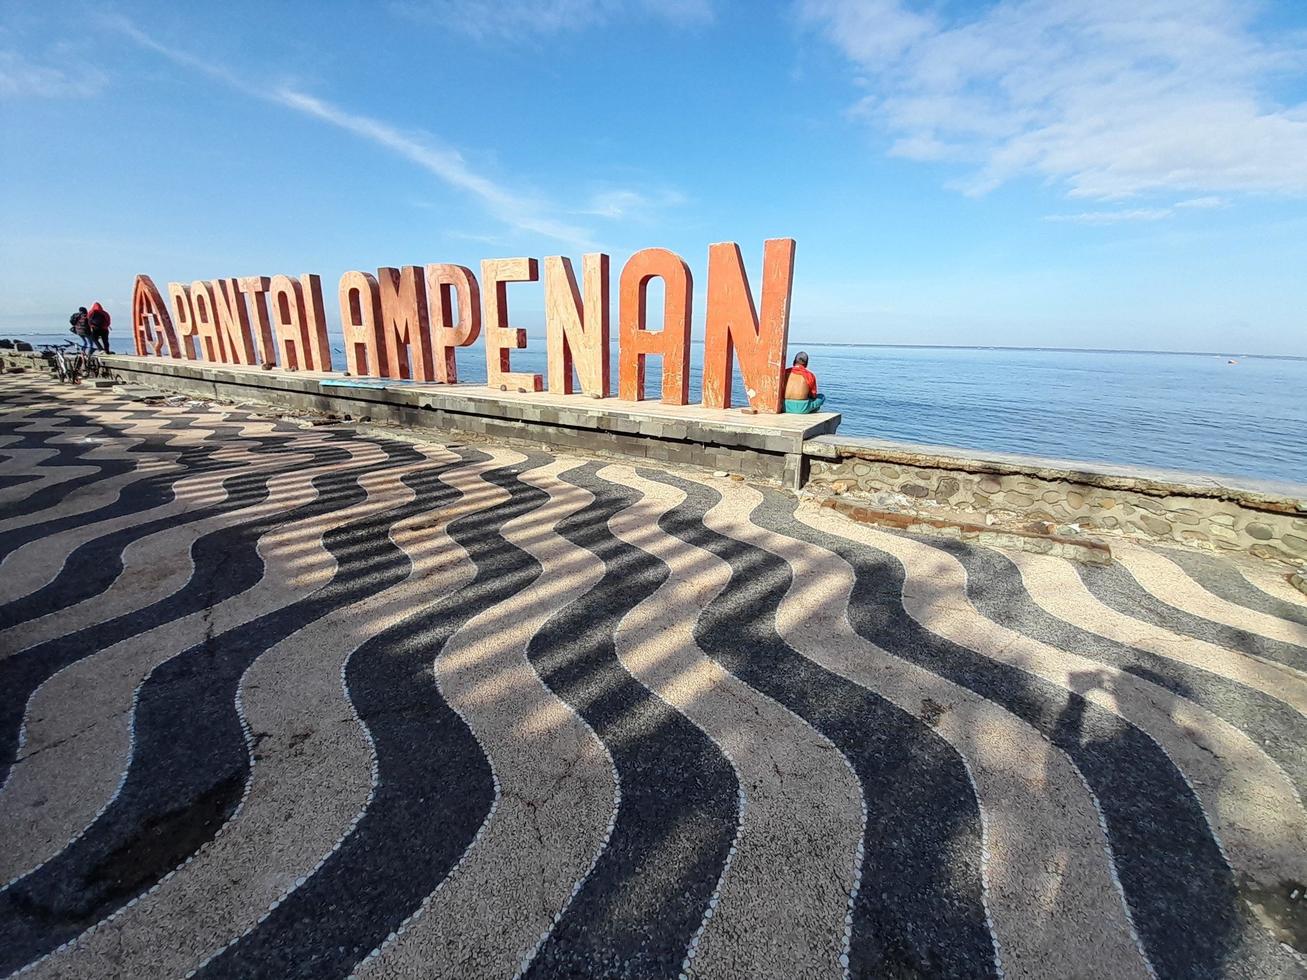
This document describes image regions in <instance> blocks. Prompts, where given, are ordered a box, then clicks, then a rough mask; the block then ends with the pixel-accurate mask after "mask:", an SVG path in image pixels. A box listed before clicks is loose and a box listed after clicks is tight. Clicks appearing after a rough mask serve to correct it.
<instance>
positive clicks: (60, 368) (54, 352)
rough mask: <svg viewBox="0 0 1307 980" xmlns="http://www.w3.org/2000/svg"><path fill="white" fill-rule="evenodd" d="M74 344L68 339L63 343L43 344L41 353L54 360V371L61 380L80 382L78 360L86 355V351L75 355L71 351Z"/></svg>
mask: <svg viewBox="0 0 1307 980" xmlns="http://www.w3.org/2000/svg"><path fill="white" fill-rule="evenodd" d="M74 346H75V345H74V344H72V343H71V342H69V341H67V340H65V341H64V342H63V343H62V344H41V353H42V355H43V356H44V357H45V359H46V360H48V361H53V362H54V373H55V375H56V376H57V377H58V378H59V380H60V381H68V382H71V383H72V384H80V383H81V381H82V378H81V374H80V372H79V370H78V367H79V364H78V362H79V361H81V359H82V358H83V357H85V356H86V355H85V353H80V354H77V355H73V354H72V353H71V352H72V350H73V347H74Z"/></svg>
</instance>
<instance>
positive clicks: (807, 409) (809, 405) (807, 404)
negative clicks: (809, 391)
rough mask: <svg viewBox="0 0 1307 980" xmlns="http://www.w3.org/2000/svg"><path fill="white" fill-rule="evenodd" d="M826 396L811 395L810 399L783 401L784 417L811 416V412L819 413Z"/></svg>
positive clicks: (788, 399)
mask: <svg viewBox="0 0 1307 980" xmlns="http://www.w3.org/2000/svg"><path fill="white" fill-rule="evenodd" d="M825 402H826V396H825V395H822V394H816V395H813V396H812V397H811V398H799V399H790V398H787V399H785V414H786V415H811V414H812V413H813V412H820V411H821V406H822V405H823V404H825Z"/></svg>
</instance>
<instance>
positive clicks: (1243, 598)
mask: <svg viewBox="0 0 1307 980" xmlns="http://www.w3.org/2000/svg"><path fill="white" fill-rule="evenodd" d="M1154 550H1155V551H1156V552H1157V553H1158V554H1159V555H1162V556H1163V557H1165V558H1166V559H1167V560H1169V561H1173V562H1175V563H1176V564H1177V565H1179V566H1180V567H1181V568H1182V569H1184V572H1185V574H1186V575H1188V576H1189V577H1190V578H1191V579H1193V580H1194V581H1195V582H1197V583H1198V584H1199V585H1201V586H1202V587H1203V588H1204V589H1206V590H1207V591H1208V592H1210V593H1212V595H1214V596H1219V597H1220V598H1222V599H1224V600H1225V601H1226V602H1233V603H1234V604H1235V605H1238V606H1243V607H1244V608H1246V609H1252V610H1254V611H1255V612H1260V613H1265V614H1266V615H1268V616H1275V617H1277V618H1279V619H1283V620H1285V621H1286V622H1290V623H1297V624H1298V625H1299V626H1307V595H1304V596H1303V605H1296V604H1295V603H1292V602H1286V601H1285V600H1283V599H1281V598H1279V597H1277V596H1273V595H1270V594H1269V593H1267V592H1263V591H1262V590H1261V589H1259V588H1257V586H1255V585H1253V584H1252V583H1251V582H1249V581H1248V580H1247V579H1246V578H1244V577H1243V576H1242V575H1240V574H1239V572H1238V570H1237V569H1235V568H1233V567H1232V566H1231V565H1230V564H1229V563H1227V562H1223V561H1221V560H1220V559H1219V558H1217V557H1216V556H1215V555H1205V554H1202V553H1201V552H1197V551H1181V550H1180V549H1179V548H1155V549H1154ZM1266 572H1267V574H1270V575H1284V576H1285V577H1286V578H1287V577H1288V573H1289V569H1288V567H1287V566H1284V565H1274V564H1271V563H1270V562H1267V563H1266Z"/></svg>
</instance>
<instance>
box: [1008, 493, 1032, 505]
mask: <svg viewBox="0 0 1307 980" xmlns="http://www.w3.org/2000/svg"><path fill="white" fill-rule="evenodd" d="M1003 502H1004V503H1005V504H1011V505H1012V506H1013V507H1029V506H1030V505H1031V504H1033V503H1034V502H1035V498H1034V497H1032V496H1030V494H1028V493H1021V492H1020V491H1017V490H1009V491H1008V492H1007V493H1005V494H1003Z"/></svg>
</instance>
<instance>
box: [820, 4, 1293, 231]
mask: <svg viewBox="0 0 1307 980" xmlns="http://www.w3.org/2000/svg"><path fill="white" fill-rule="evenodd" d="M1258 6H1259V5H1258V4H1254V3H1251V2H1248V0H1094V2H1092V3H1087V2H1084V0H997V2H995V3H991V4H988V5H986V6H984V7H982V8H980V9H979V10H976V11H973V12H969V13H967V14H965V15H960V16H957V17H953V18H948V17H946V16H944V14H942V13H941V12H939V10H940V9H941V8H936V9H935V11H933V12H931V13H921V12H917V11H914V10H909V9H907V8H906V7H905V5H904V4H903V3H902V2H901V0H799V10H800V14H801V17H802V19H803V20H804V21H805V22H806V23H808V24H810V25H812V26H814V27H815V28H816V29H817V30H819V31H820V32H821V33H822V34H823V35H824V36H825V37H826V38H827V39H828V40H830V41H831V42H833V43H834V44H835V45H836V46H837V47H838V48H839V49H840V50H841V51H842V52H843V53H844V55H845V56H846V57H847V58H848V59H849V60H850V61H852V62H853V63H854V64H855V65H856V68H857V70H858V73H859V77H860V79H861V80H862V81H861V84H863V85H865V86H866V88H867V90H868V94H867V95H866V96H865V97H864V98H863V99H862V100H861V102H860V103H859V104H858V106H857V107H856V113H857V115H858V116H859V117H862V118H867V119H869V120H873V121H874V123H875V124H876V125H877V126H879V127H882V128H883V129H884V131H885V132H886V133H887V135H888V136H889V137H890V138H891V147H890V152H891V153H893V154H896V155H899V156H902V157H906V158H909V159H915V160H929V161H947V162H952V163H955V164H960V165H963V166H964V167H965V169H966V171H967V176H966V177H964V178H963V179H961V180H960V181H958V182H957V184H956V186H957V187H958V188H959V189H961V190H963V191H965V192H967V193H970V194H983V193H985V192H987V191H989V190H992V189H993V188H995V187H998V186H999V185H1001V184H1003V183H1005V182H1007V181H1010V180H1012V179H1014V178H1017V177H1022V176H1033V177H1036V178H1040V179H1044V180H1047V181H1051V182H1053V183H1055V184H1058V185H1061V186H1063V187H1065V189H1066V190H1067V192H1068V193H1069V194H1070V195H1071V196H1073V197H1083V198H1091V199H1098V200H1116V199H1124V198H1128V197H1131V196H1135V195H1143V194H1152V193H1157V192H1162V193H1177V192H1181V193H1183V192H1186V191H1187V192H1191V193H1192V192H1198V193H1206V194H1214V193H1216V192H1220V193H1237V192H1273V193H1285V194H1295V195H1296V194H1303V193H1307V104H1294V105H1285V104H1281V103H1279V102H1277V101H1276V100H1275V99H1274V98H1273V96H1272V94H1271V89H1272V88H1273V86H1274V85H1275V84H1276V83H1278V82H1280V81H1282V80H1283V79H1284V78H1285V77H1288V76H1297V75H1300V74H1301V73H1302V72H1303V70H1304V66H1307V49H1304V48H1303V47H1302V46H1301V45H1299V46H1296V47H1295V46H1293V45H1291V44H1290V43H1289V40H1288V37H1287V36H1284V37H1271V36H1269V35H1266V34H1259V33H1258V32H1257V30H1256V25H1255V16H1256V14H1257V10H1258ZM1198 200H1204V198H1198ZM1189 206H1191V207H1196V206H1198V205H1193V204H1191V205H1189Z"/></svg>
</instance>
